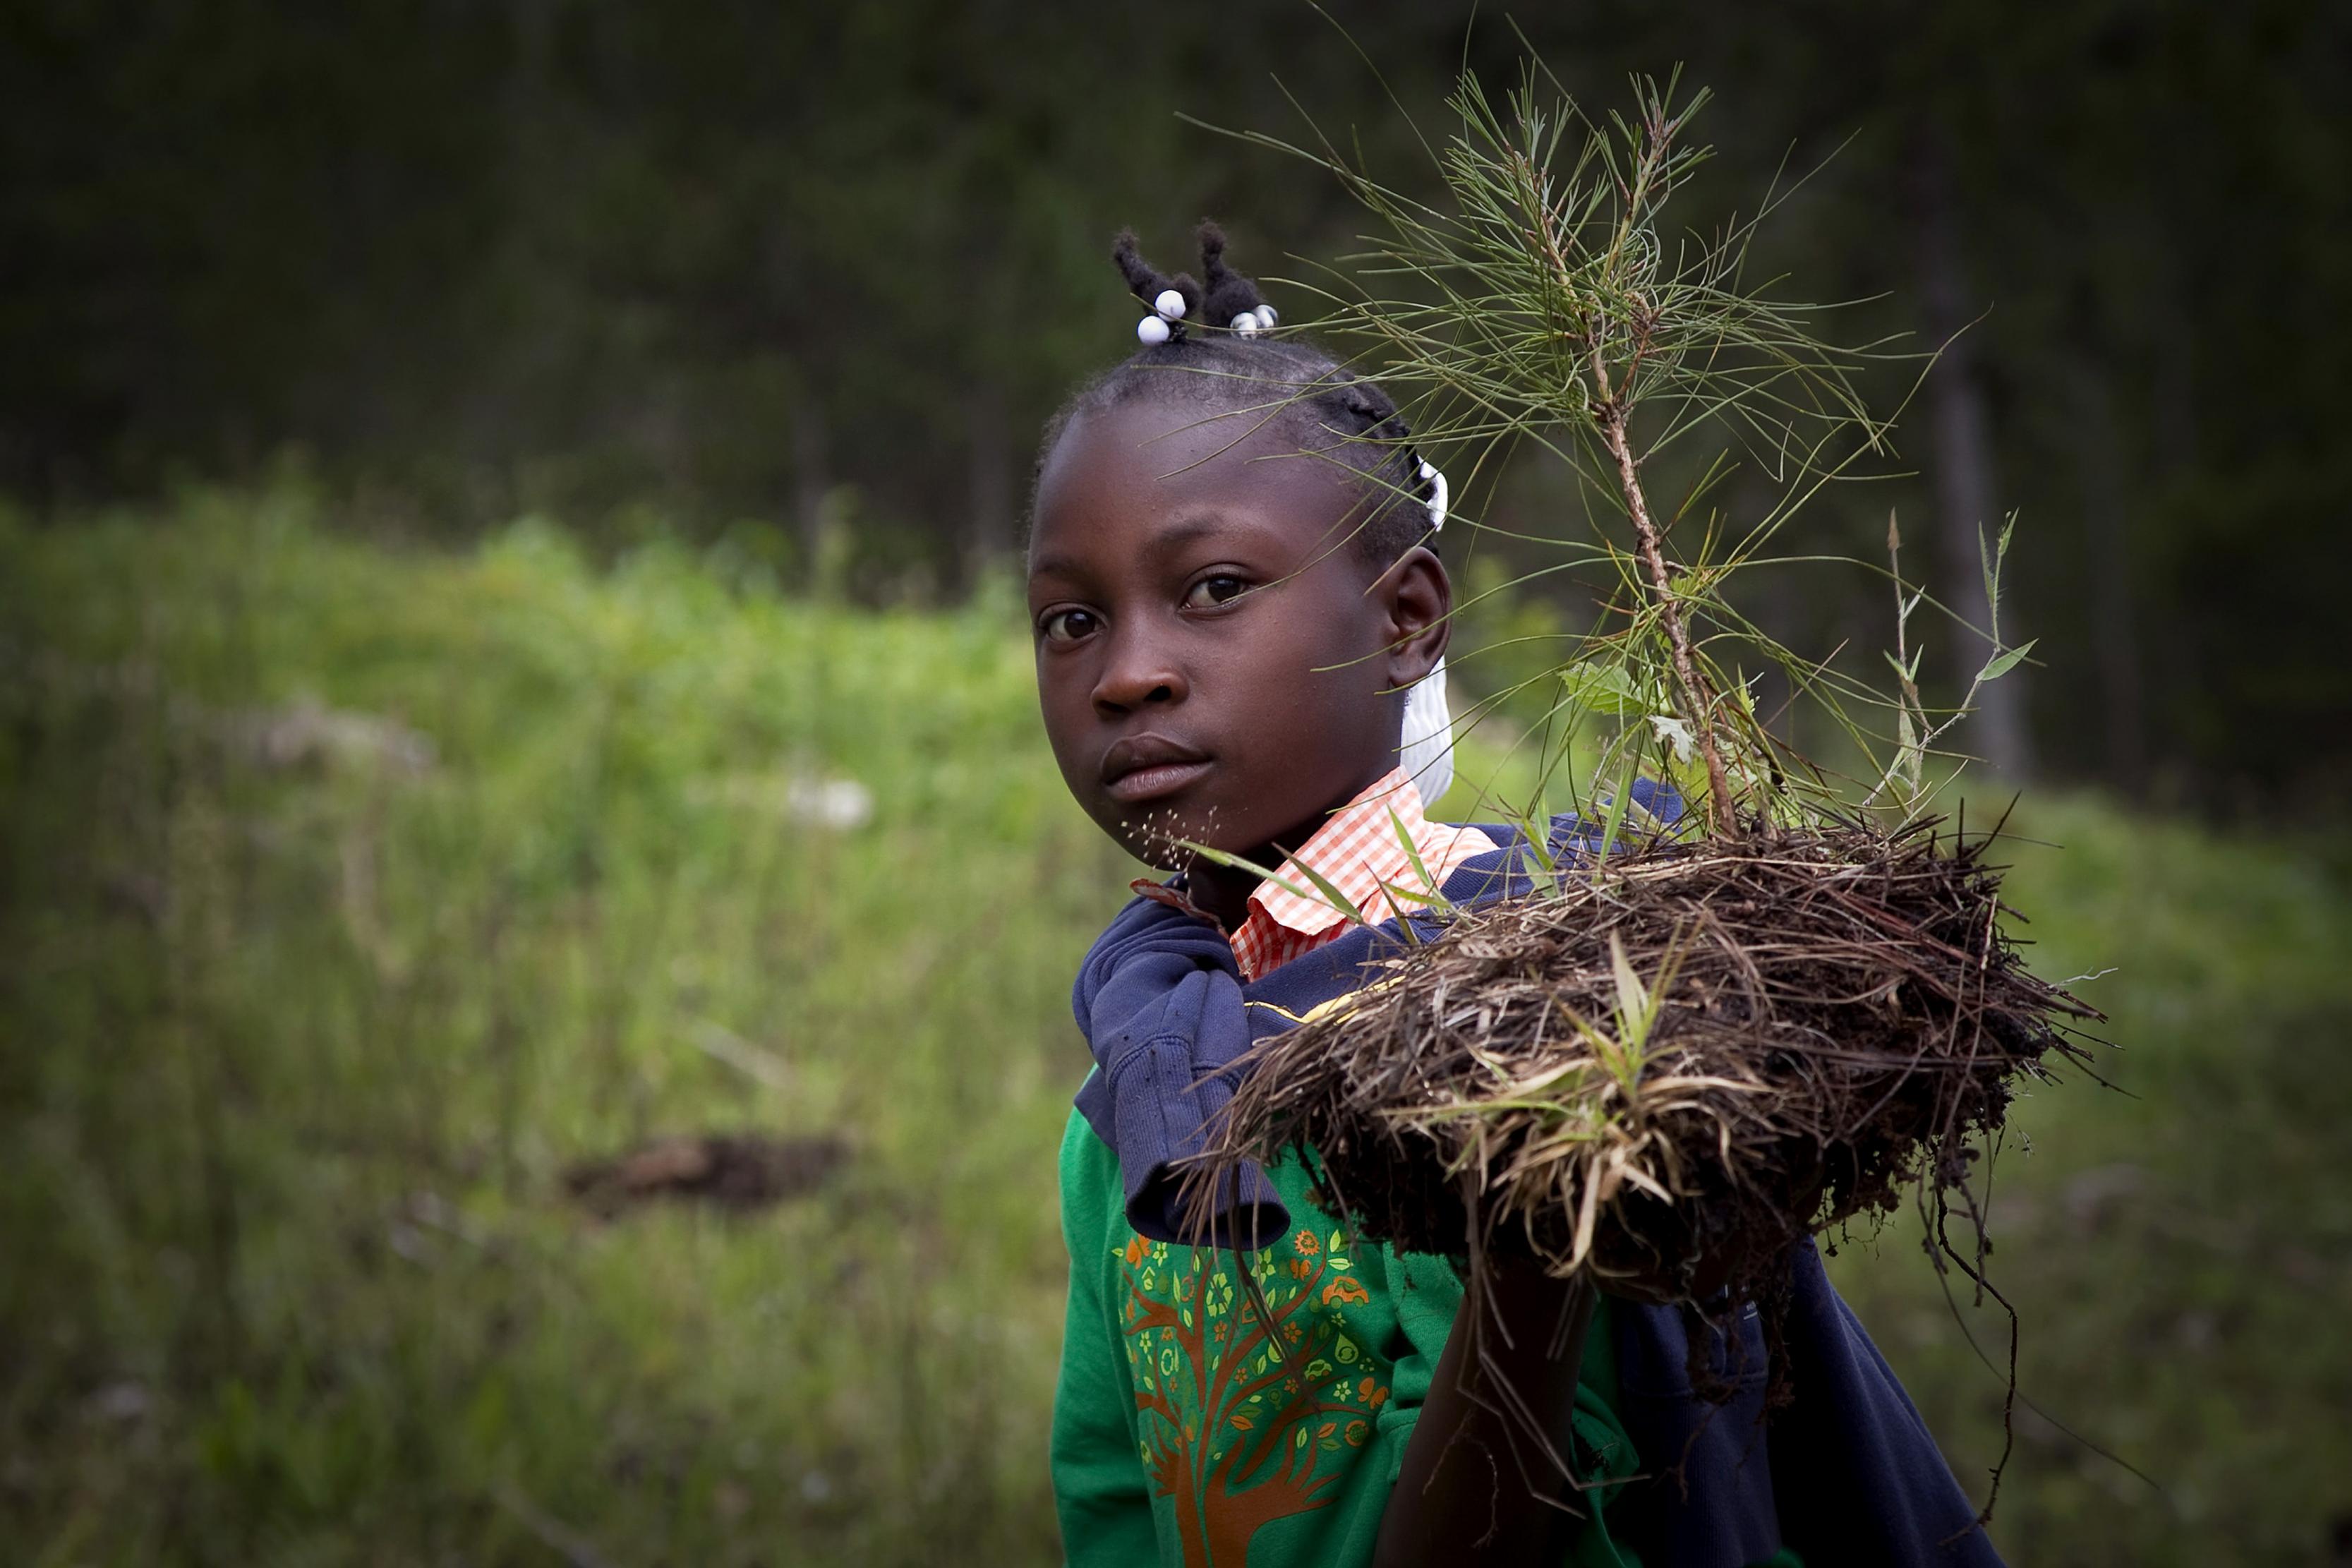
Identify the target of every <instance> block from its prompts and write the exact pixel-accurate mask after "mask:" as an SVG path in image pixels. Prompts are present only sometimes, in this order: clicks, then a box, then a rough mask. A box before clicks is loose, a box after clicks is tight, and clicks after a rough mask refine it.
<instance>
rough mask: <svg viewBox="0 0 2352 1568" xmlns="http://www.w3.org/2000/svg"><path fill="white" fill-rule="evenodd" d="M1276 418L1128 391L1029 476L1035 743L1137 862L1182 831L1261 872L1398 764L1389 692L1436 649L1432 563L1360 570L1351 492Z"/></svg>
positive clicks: (1413, 554)
mask: <svg viewBox="0 0 2352 1568" xmlns="http://www.w3.org/2000/svg"><path fill="white" fill-rule="evenodd" d="M1282 423H1283V422H1281V421H1270V420H1266V419H1265V418H1264V416H1262V415H1259V414H1255V413H1252V414H1229V415H1223V416H1216V415H1205V414H1203V412H1202V410H1201V409H1200V408H1199V407H1198V406H1190V405H1183V404H1181V403H1177V404H1173V405H1171V404H1166V403H1160V402H1156V401H1153V400H1150V399H1145V400H1142V401H1139V402H1136V403H1130V404H1126V405H1119V406H1118V407H1115V408H1111V409H1108V410H1105V411H1102V412H1098V413H1094V414H1090V415H1086V416H1081V417H1080V418H1078V419H1077V420H1076V421H1074V422H1073V423H1072V424H1071V425H1070V426H1068V428H1067V429H1066V431H1065V433H1064V434H1063V437H1062V438H1061V440H1060V442H1059V443H1058V444H1057V445H1056V446H1055V447H1054V449H1053V451H1052V452H1051V453H1050V454H1049V455H1048V457H1047V459H1046V463H1045V470H1044V472H1043V473H1042V474H1041V475H1040V476H1039V482H1038V489H1037V510H1036V522H1035V530H1034V534H1033V536H1032V540H1031V543H1030V552H1029V609H1030V615H1031V620H1032V623H1033V629H1034V637H1035V641H1036V649H1037V693H1038V700H1039V703H1040V705H1041V706H1042V707H1043V709H1044V710H1045V731H1046V734H1047V735H1048V737H1049V738H1050V739H1051V741H1052V742H1053V747H1054V756H1055V760H1056V761H1057V762H1058V763H1060V764H1061V769H1062V777H1063V779H1064V780H1065V781H1066V783H1067V784H1069V786H1070V793H1071V794H1072V795H1075V796H1076V798H1077V801H1078V804H1079V805H1081V806H1083V807H1084V808H1085V809H1086V811H1087V815H1088V816H1091V817H1093V818H1094V820H1095V822H1096V823H1097V825H1099V826H1101V827H1102V829H1103V830H1104V831H1105V832H1106V833H1108V834H1109V835H1110V836H1111V837H1113V838H1116V839H1118V841H1119V842H1120V843H1121V844H1123V845H1125V846H1126V847H1128V848H1129V851H1131V852H1132V853H1133V854H1135V855H1136V857H1137V858H1139V859H1142V860H1145V861H1147V862H1149V863H1151V864H1154V865H1160V866H1169V865H1175V864H1178V863H1180V862H1181V856H1180V855H1178V854H1176V853H1174V852H1172V851H1171V848H1170V847H1169V846H1170V845H1171V843H1172V841H1173V840H1176V839H1180V838H1191V839H1195V840H1198V841H1200V842H1202V843H1205V844H1209V845H1212V846H1213V847H1217V848H1219V849H1223V850H1227V851H1229V852H1232V853H1235V854H1240V855H1243V856H1245V857H1247V858H1251V859H1255V860H1257V861H1259V863H1260V864H1264V865H1272V864H1275V863H1276V861H1278V860H1279V858H1280V856H1279V855H1278V854H1276V853H1274V851H1275V850H1276V847H1280V848H1282V849H1285V850H1287V849H1292V848H1296V847H1297V846H1298V845H1299V844H1300V843H1301V842H1303V841H1304V840H1305V839H1306V838H1307V836H1308V835H1310V834H1312V833H1313V832H1314V831H1315V829H1316V828H1317V827H1318V826H1320V825H1321V822H1322V820H1323V818H1324V816H1325V815H1326V814H1328V812H1330V811H1331V810H1333V809H1335V808H1336V807H1338V806H1339V805H1344V804H1346V803H1347V802H1348V801H1349V800H1350V799H1353V798H1354V797H1355V796H1356V795H1359V794H1360V793H1362V791H1363V790H1364V789H1365V788H1366V787H1367V786H1368V785H1370V784H1372V783H1373V782H1374V781H1375V780H1377V779H1378V778H1379V777H1380V776H1381V774H1382V773H1386V772H1387V771H1388V770H1389V769H1391V768H1392V767H1394V766H1395V765H1396V762H1397V738H1398V730H1399V727H1400V725H1401V723H1402V718H1403V712H1404V697H1403V694H1402V691H1400V690H1398V688H1400V687H1402V686H1405V685H1409V684H1411V683H1412V681H1415V680H1418V679H1420V678H1421V677H1422V676H1423V675H1425V674H1427V673H1428V671H1429V668H1430V667H1431V666H1432V665H1433V663H1435V662H1436V659H1437V658H1438V656H1439V655H1440V654H1441V653H1443V652H1444V646H1445V635H1446V623H1445V620H1444V616H1445V614H1446V612H1447V610H1448V609H1450V608H1451V605H1452V598H1451V590H1450V588H1449V587H1448V585H1447V584H1446V579H1445V572H1444V567H1442V566H1440V565H1439V564H1438V563H1437V558H1436V557H1435V556H1434V555H1432V554H1431V553H1430V552H1428V551H1426V550H1420V549H1415V550H1412V551H1409V552H1406V554H1405V555H1404V556H1403V557H1402V558H1400V559H1399V560H1398V562H1397V563H1396V564H1395V565H1393V566H1391V568H1389V570H1388V571H1386V572H1385V573H1383V574H1381V575H1380V576H1379V577H1378V579H1377V580H1376V579H1375V578H1374V577H1373V574H1372V571H1371V568H1370V566H1369V565H1368V564H1367V563H1366V562H1365V561H1364V559H1363V556H1362V554H1361V552H1360V550H1359V548H1358V546H1357V544H1356V542H1355V541H1354V539H1353V538H1352V537H1351V535H1352V532H1353V531H1354V530H1355V528H1356V527H1357V526H1358V525H1359V524H1360V522H1361V521H1362V515H1363V508H1364V504H1365V501H1364V491H1363V489H1362V488H1361V486H1360V483H1359V482H1358V481H1356V479H1355V478H1354V476H1353V474H1352V473H1351V471H1350V470H1348V469H1346V468H1340V467H1339V466H1338V465H1337V464H1335V463H1333V462H1331V461H1329V460H1328V459H1325V458H1318V457H1314V456H1310V455H1307V454H1302V453H1300V452H1298V451H1297V449H1296V448H1295V447H1294V446H1292V445H1291V444H1290V442H1289V441H1288V440H1287V439H1286V438H1285V437H1282V436H1281V435H1280V433H1279V432H1278V431H1277V430H1276V428H1275V426H1279V425H1280V424H1282ZM1205 873H1206V868H1201V871H1200V872H1199V873H1196V874H1205ZM1212 879H1213V878H1212Z"/></svg>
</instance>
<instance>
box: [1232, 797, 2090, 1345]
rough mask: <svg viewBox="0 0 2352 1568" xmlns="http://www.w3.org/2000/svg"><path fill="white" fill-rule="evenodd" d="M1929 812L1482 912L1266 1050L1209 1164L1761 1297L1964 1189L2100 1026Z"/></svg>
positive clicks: (1636, 873) (1406, 1227)
mask: <svg viewBox="0 0 2352 1568" xmlns="http://www.w3.org/2000/svg"><path fill="white" fill-rule="evenodd" d="M1936 828H1937V825H1936V824H1935V823H1934V822H1932V821H1927V822H1921V823H1917V824H1914V825H1913V826H1910V827H1908V828H1906V829H1904V830H1902V831H1900V832H1895V833H1887V832H1885V831H1882V830H1880V829H1877V828H1874V827H1871V826H1858V825H1851V824H1846V825H1839V826H1833V827H1832V828H1830V829H1828V830H1826V831H1825V830H1822V829H1819V828H1811V829H1807V830H1803V831H1790V832H1783V833H1771V832H1764V833H1755V832H1751V833H1748V834H1743V835H1741V836H1740V837H1734V838H1728V839H1709V840H1704V841H1701V842H1697V843H1687V844H1664V845H1659V846H1654V847H1649V848H1647V849H1643V850H1640V851H1637V852H1633V853H1628V854H1624V855H1621V856H1617V857H1613V858H1612V859H1611V860H1610V861H1609V862H1608V863H1607V864H1606V865H1605V866H1603V867H1602V868H1600V869H1599V870H1597V871H1595V870H1590V869H1587V870H1580V871H1573V872H1570V873H1566V874H1564V875H1563V876H1562V877H1561V878H1560V879H1559V880H1558V881H1557V882H1556V883H1548V884H1545V885H1543V886H1541V887H1539V888H1538V890H1537V891H1536V892H1535V893H1534V894H1531V895H1530V896H1528V897H1524V898H1520V899H1516V900H1507V901H1506V902H1503V903H1500V904H1497V905H1494V906H1490V907H1487V908H1484V909H1478V910H1470V911H1467V912H1464V913H1461V914H1459V915H1457V916H1455V917H1454V918H1453V919H1451V920H1449V921H1446V922H1444V924H1443V926H1442V928H1441V929H1439V930H1438V931H1436V932H1435V933H1434V934H1433V935H1432V936H1431V937H1430V939H1429V940H1427V941H1425V942H1421V943H1419V944H1418V945H1413V946H1408V947H1404V948H1402V950H1401V951H1400V952H1399V953H1398V955H1397V956H1396V957H1394V958H1393V959H1392V960H1391V961H1389V962H1388V963H1387V965H1386V973H1384V974H1382V975H1381V977H1380V978H1379V979H1378V980H1377V981H1375V982H1374V983H1373V984H1370V985H1369V986H1367V987H1365V988H1364V989H1362V990H1360V991H1359V992H1356V993H1354V994H1351V995H1349V996H1348V997H1346V998H1344V999H1342V1000H1341V1001H1340V1002H1339V1003H1337V1004H1335V1005H1331V1006H1329V1007H1328V1008H1327V1009H1318V1012H1317V1013H1316V1014H1315V1015H1313V1016H1310V1017H1309V1018H1308V1019H1307V1021H1306V1022H1305V1023H1303V1024H1302V1025H1301V1026H1299V1027H1297V1028H1296V1029H1293V1030H1290V1031H1288V1032H1286V1033H1285V1034H1282V1035H1279V1036H1276V1037H1273V1038H1271V1039H1269V1040H1267V1041H1266V1042H1265V1043H1264V1044H1263V1045H1262V1046H1260V1047H1258V1051H1257V1060H1256V1061H1255V1064H1254V1066H1253V1067H1252V1068H1251V1070H1250V1071H1249V1072H1248V1074H1247V1076H1246V1077H1245V1078H1244V1080H1243V1083H1242V1087H1241V1089H1239V1091H1238V1092H1237V1093H1236V1094H1235V1095H1234V1100H1233V1102H1232V1104H1231V1106H1230V1107H1229V1109H1228V1112H1227V1116H1226V1118H1225V1121H1224V1122H1223V1129H1222V1138H1221V1142H1220V1145H1219V1147H1218V1148H1217V1150H1216V1151H1215V1152H1213V1154H1212V1155H1211V1156H1209V1157H1208V1162H1207V1163H1206V1165H1205V1166H1204V1170H1203V1173H1204V1174H1205V1173H1207V1172H1208V1171H1213V1170H1214V1169H1217V1168H1219V1167H1220V1166H1221V1165H1222V1164H1223V1163H1227V1162H1230V1161H1232V1160H1234V1159H1238V1158H1242V1157H1249V1158H1254V1159H1260V1160H1264V1159H1269V1158H1273V1157H1276V1156H1277V1155H1278V1154H1279V1153H1280V1152H1282V1151H1283V1150H1284V1149H1285V1148H1286V1147H1294V1146H1295V1147H1297V1148H1299V1149H1301V1150H1303V1151H1305V1152H1307V1156H1308V1157H1307V1166H1308V1168H1309V1170H1310V1171H1311V1172H1312V1173H1313V1174H1314V1177H1315V1180H1316V1182H1317V1184H1318V1191H1319V1193H1320V1195H1321V1196H1322V1198H1323V1199H1324V1201H1325V1202H1327V1203H1328V1204H1330V1205H1332V1206H1333V1208H1334V1209H1335V1211H1336V1212H1344V1213H1346V1214H1348V1215H1350V1216H1351V1217H1352V1219H1353V1220H1354V1222H1355V1223H1357V1224H1358V1225H1359V1226H1361V1228H1362V1230H1363V1231H1364V1233H1365V1234H1366V1235H1367V1236H1369V1237H1373V1238H1375V1239H1377V1240H1381V1241H1386V1242H1390V1243H1391V1244H1393V1245H1395V1246H1397V1247H1403V1248H1409V1249H1412V1250H1416V1251H1424V1252H1436V1253H1444V1254H1447V1255H1451V1256H1454V1257H1456V1258H1475V1256H1476V1255H1477V1254H1478V1253H1479V1252H1481V1251H1485V1252H1489V1253H1493V1254H1496V1255H1509V1254H1517V1255H1519V1256H1523V1257H1524V1256H1532V1257H1534V1258H1537V1259H1538V1260H1540V1261H1541V1262H1542V1263H1543V1264H1544V1265H1545V1266H1546V1267H1547V1268H1549V1269H1550V1270H1551V1271H1552V1272H1555V1273H1558V1274H1560V1275H1562V1276H1567V1275H1570V1274H1571V1273H1575V1272H1578V1271H1584V1272H1585V1273H1586V1274H1587V1276H1588V1277H1589V1278H1591V1279H1593V1280H1594V1281H1595V1282H1596V1283H1598V1284H1599V1285H1600V1286H1601V1288H1602V1289H1607V1290H1609V1291H1610V1292H1612V1294H1617V1295H1622V1296H1628V1297H1632V1298H1634V1299H1637V1300H1649V1301H1654V1302H1661V1303H1678V1304H1682V1305H1685V1306H1691V1307H1697V1306H1699V1305H1701V1304H1704V1303H1706V1302H1709V1301H1717V1302H1719V1301H1720V1300H1722V1297H1721V1295H1720V1292H1721V1291H1723V1290H1724V1289H1729V1290H1730V1291H1731V1292H1732V1294H1733V1296H1734V1297H1735V1298H1738V1297H1742V1296H1747V1295H1750V1294H1753V1295H1755V1296H1758V1297H1759V1298H1769V1296H1770V1295H1771V1294H1772V1291H1773V1287H1774V1282H1775V1279H1776V1268H1777V1267H1778V1260H1779V1259H1780V1257H1781V1256H1782V1254H1783V1253H1784V1252H1785V1250H1786V1248H1787V1247H1788V1246H1789V1244H1790V1242H1792V1241H1794V1240H1796V1239H1798V1238H1799V1237H1803V1236H1805V1235H1807V1234H1808V1233H1811V1232H1818V1231H1820V1230H1822V1229H1823V1228H1825V1227H1828V1226H1834V1225H1837V1224H1839V1223H1840V1222H1842V1221H1844V1220H1847V1219H1850V1218H1853V1217H1854V1216H1856V1215H1866V1214H1870V1213H1874V1212H1884V1211H1886V1210H1888V1209H1890V1208H1892V1207H1893V1206H1894V1205H1895V1204H1896V1203H1897V1202H1898V1201H1900V1199H1901V1198H1902V1197H1903V1196H1904V1195H1905V1194H1906V1193H1907V1192H1910V1191H1913V1190H1915V1189H1916V1188H1918V1187H1919V1186H1920V1184H1925V1186H1924V1190H1926V1191H1927V1192H1929V1193H1930V1194H1934V1195H1935V1196H1936V1197H1937V1199H1938V1200H1939V1201H1940V1198H1941V1196H1942V1194H1944V1193H1945V1192H1947V1191H1948V1189H1950V1188H1952V1187H1954V1186H1957V1185H1958V1184H1962V1183H1964V1182H1965V1179H1966V1176H1967V1173H1968V1170H1969V1163H1970V1161H1971V1160H1972V1159H1973V1158H1974V1146H1975V1144H1976V1142H1977V1141H1978V1140H1979V1139H1981V1138H1982V1137H1984V1136H1985V1135H1987V1134H1989V1133H1991V1132H1993V1131H1996V1130H1998V1129H1999V1128H2000V1126H2001V1124H2002V1121H2003V1119H2004V1117H2005V1115H2006V1113H2007V1110H2008V1107H2009V1104H2010V1100H2011V1093H2012V1089H2013V1086H2014V1085H2015V1083H2016V1082H2017V1080H2018V1079H2041V1078H2045V1077H2047V1076H2048V1075H2049V1074H2050V1071H2051V1069H2052V1068H2053V1066H2054V1065H2056V1063H2057V1062H2060V1061H2064V1060H2067V1059H2072V1060H2074V1061H2076V1062H2087V1059H2088V1057H2087V1052H2086V1050H2085V1048H2084V1039H2085V1038H2086V1037H2084V1036H2082V1035H2081V1034H2080V1027H2081V1026H2083V1025H2084V1024H2087V1023H2089V1022H2091V1021H2094V1020H2096V1019H2098V1018H2099V1016H2100V1015H2099V1014H2098V1013H2097V1012H2096V1011H2095V1010H2094V1009H2092V1008H2091V1007H2089V1006H2087V1005H2084V1004H2083V1003H2082V1002H2080V1001H2078V1000H2076V999H2075V998H2074V996H2072V995H2070V994H2068V993H2066V992H2065V991H2063V989H2060V988H2059V987H2056V986H2053V985H2052V984H2048V983H2046V982H2044V981H2042V980H2040V979H2038V978H2036V977H2035V976H2034V975H2033V974H2032V973H2031V972H2030V971H2029V970H2028V969H2027V968H2026V966H2025V963H2024V961H2023V959H2022V957H2021V955H2020V953H2019V952H2018V951H2017V948H2016V945H2015V943H2014V942H2012V940H2011V938H2010V937H2009V935H2008V934H2007V933H2005V932H2004V931H2002V929H2001V926H2000V916H2001V914H2002V913H2003V912H2004V911H2003V909H2002V906H2001V904H2000V872H1999V868H1996V867H1993V866H1991V865H1990V864H1989V863H1988V862H1987V861H1986V859H1985V849H1986V846H1987V844H1988V842H1989V840H1987V839H1985V838H1983V837H1979V838H1976V839H1973V840H1967V841H1963V840H1962V839H1960V838H1958V837H1943V836H1939V835H1938V833H1937V830H1936Z"/></svg>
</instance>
